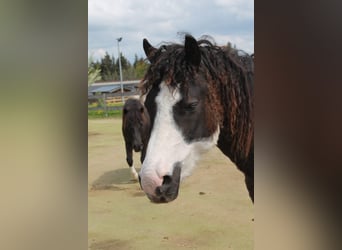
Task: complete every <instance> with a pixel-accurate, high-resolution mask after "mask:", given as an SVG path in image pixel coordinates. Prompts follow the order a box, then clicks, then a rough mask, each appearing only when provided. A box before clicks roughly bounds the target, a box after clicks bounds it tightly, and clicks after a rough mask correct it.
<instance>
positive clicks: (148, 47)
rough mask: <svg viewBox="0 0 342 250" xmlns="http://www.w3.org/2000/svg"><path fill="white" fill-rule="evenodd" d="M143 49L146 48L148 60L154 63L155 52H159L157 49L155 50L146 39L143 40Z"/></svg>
mask: <svg viewBox="0 0 342 250" xmlns="http://www.w3.org/2000/svg"><path fill="white" fill-rule="evenodd" d="M143 47H144V51H145V54H146V56H147V59H148V60H149V61H150V62H152V61H153V59H152V58H153V57H152V56H153V54H154V52H155V51H156V50H157V49H156V48H154V47H153V46H152V45H151V44H150V43H149V42H148V41H147V39H146V38H144V40H143Z"/></svg>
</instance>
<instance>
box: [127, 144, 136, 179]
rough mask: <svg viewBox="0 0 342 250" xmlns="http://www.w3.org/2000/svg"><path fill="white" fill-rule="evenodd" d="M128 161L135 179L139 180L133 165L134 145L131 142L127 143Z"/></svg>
mask: <svg viewBox="0 0 342 250" xmlns="http://www.w3.org/2000/svg"><path fill="white" fill-rule="evenodd" d="M126 161H127V163H128V166H129V169H130V171H131V175H132V177H133V179H134V180H138V173H137V171H136V170H135V168H134V166H133V147H132V145H131V144H129V143H126Z"/></svg>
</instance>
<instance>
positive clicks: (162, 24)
mask: <svg viewBox="0 0 342 250" xmlns="http://www.w3.org/2000/svg"><path fill="white" fill-rule="evenodd" d="M184 33H189V34H191V35H192V36H194V37H195V38H197V39H198V38H199V37H201V36H202V35H209V36H211V37H212V38H213V39H214V41H215V42H216V44H217V45H226V44H227V43H228V42H230V43H232V44H235V45H236V47H237V48H238V49H242V50H244V51H246V52H248V53H252V52H254V0H88V57H89V56H91V57H92V58H93V60H99V59H100V58H102V57H103V56H104V55H105V53H106V52H108V54H109V55H111V56H112V55H113V56H114V57H115V58H118V41H117V39H118V38H120V37H122V40H121V42H120V43H119V47H120V52H121V53H122V54H123V55H124V56H125V57H126V58H127V59H128V60H129V61H130V62H131V63H133V62H134V57H135V55H137V56H138V57H139V58H140V57H143V58H145V57H146V56H145V54H144V50H143V46H142V41H143V39H144V38H147V40H148V41H149V42H150V43H151V44H152V45H153V46H155V47H158V46H159V45H161V44H162V43H163V42H164V43H165V42H177V43H182V41H183V39H184ZM182 34H183V35H182Z"/></svg>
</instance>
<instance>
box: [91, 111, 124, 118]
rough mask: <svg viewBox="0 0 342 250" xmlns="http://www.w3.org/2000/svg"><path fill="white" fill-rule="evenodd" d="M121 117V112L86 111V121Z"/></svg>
mask: <svg viewBox="0 0 342 250" xmlns="http://www.w3.org/2000/svg"><path fill="white" fill-rule="evenodd" d="M109 117H110V118H113V117H117V118H120V117H122V110H121V109H119V110H108V111H107V112H106V111H105V110H102V109H99V110H88V119H97V118H109Z"/></svg>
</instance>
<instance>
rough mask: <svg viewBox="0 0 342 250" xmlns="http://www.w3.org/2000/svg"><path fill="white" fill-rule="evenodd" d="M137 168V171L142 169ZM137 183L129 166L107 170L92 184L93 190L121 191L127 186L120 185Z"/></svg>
mask: <svg viewBox="0 0 342 250" xmlns="http://www.w3.org/2000/svg"><path fill="white" fill-rule="evenodd" d="M136 170H137V172H139V171H140V169H136ZM136 183H137V181H136V180H133V179H132V177H131V176H130V170H129V168H122V169H116V170H113V171H107V172H105V173H104V174H103V175H101V176H100V177H99V178H98V179H97V180H95V181H94V182H93V183H92V184H91V190H113V191H121V190H125V189H127V187H120V185H124V184H136Z"/></svg>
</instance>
